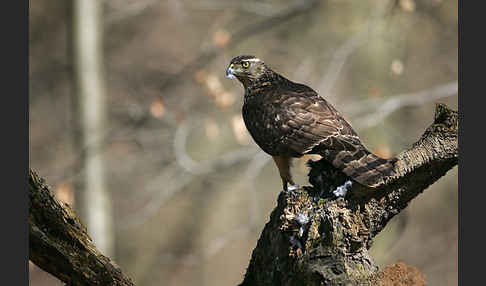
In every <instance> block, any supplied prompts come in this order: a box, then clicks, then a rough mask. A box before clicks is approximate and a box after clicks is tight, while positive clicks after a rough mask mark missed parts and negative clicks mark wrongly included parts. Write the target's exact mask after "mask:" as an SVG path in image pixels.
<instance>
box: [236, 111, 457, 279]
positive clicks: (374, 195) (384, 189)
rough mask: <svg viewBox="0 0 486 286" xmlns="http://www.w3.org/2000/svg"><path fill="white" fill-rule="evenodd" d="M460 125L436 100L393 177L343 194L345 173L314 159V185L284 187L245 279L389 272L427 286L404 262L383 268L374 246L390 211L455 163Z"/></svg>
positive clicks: (311, 174) (396, 210)
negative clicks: (428, 121)
mask: <svg viewBox="0 0 486 286" xmlns="http://www.w3.org/2000/svg"><path fill="white" fill-rule="evenodd" d="M457 129H458V118H457V112H456V111H452V110H450V109H448V108H447V107H446V106H445V105H441V104H439V105H437V107H436V114H435V120H434V122H433V124H432V125H431V126H430V127H429V128H427V130H426V131H425V133H424V134H423V135H422V137H421V138H420V139H419V141H418V142H416V143H415V144H413V146H412V147H411V148H410V149H409V150H406V151H404V152H402V153H400V154H399V155H398V156H397V158H398V162H397V163H396V166H395V171H396V173H397V175H396V177H394V178H390V179H389V180H387V181H386V182H385V183H384V184H382V185H381V186H379V187H378V188H377V189H367V188H364V187H362V186H360V185H358V184H354V185H352V187H350V189H349V190H348V191H347V194H346V196H345V197H344V198H343V197H336V195H335V194H334V193H333V192H336V191H342V190H345V187H343V186H344V185H345V184H346V182H347V180H348V178H347V177H346V176H345V175H343V174H342V173H341V172H339V171H337V170H336V169H334V168H333V167H332V166H331V165H330V164H328V163H326V161H324V160H320V161H318V162H309V165H310V166H311V170H310V172H309V182H310V183H311V184H312V185H313V187H304V188H302V189H299V190H296V191H295V192H293V193H286V192H282V193H280V195H279V197H278V205H277V207H276V208H275V209H274V210H273V212H272V214H271V215H270V221H269V222H268V223H267V224H266V225H265V228H264V230H263V232H262V234H261V236H260V239H259V240H258V243H257V246H256V248H255V249H254V250H253V254H252V257H251V260H250V265H249V267H248V269H247V272H246V274H245V278H244V280H243V282H242V283H241V284H240V285H262V286H264V285H380V284H383V285H384V284H386V283H385V282H384V281H387V280H386V279H390V277H389V275H390V273H395V274H396V277H394V279H395V278H396V279H395V280H394V281H395V282H396V281H400V283H401V284H393V285H425V284H424V283H425V282H424V280H423V277H422V276H421V275H420V274H419V273H418V271H417V270H416V269H413V268H410V267H408V266H404V265H403V264H397V265H394V266H391V267H389V268H387V269H385V271H384V272H378V267H377V266H376V264H375V263H374V261H373V259H372V257H371V256H370V253H369V249H370V247H371V244H372V242H373V238H374V237H375V236H376V235H377V234H378V233H379V232H380V231H381V230H383V228H384V227H385V226H386V224H387V223H388V221H390V219H391V218H392V217H394V216H395V215H397V214H398V213H399V212H400V211H401V210H403V209H404V208H405V207H406V206H407V205H408V203H409V202H410V201H411V200H412V199H413V198H415V197H416V196H417V195H418V194H420V193H421V192H423V191H424V190H425V189H426V188H427V187H428V186H429V185H431V184H432V183H434V182H435V181H437V180H438V179H439V178H440V177H442V176H443V175H445V173H446V172H447V171H448V170H450V169H451V168H453V167H454V166H456V165H457V163H458V147H457V146H458V144H457ZM348 185H349V183H347V184H346V186H348ZM340 186H341V187H340ZM336 193H337V192H336ZM387 271H388V272H387ZM414 272H415V274H414V275H415V276H414V275H412V276H410V275H409V274H410V273H412V274H413V273H414Z"/></svg>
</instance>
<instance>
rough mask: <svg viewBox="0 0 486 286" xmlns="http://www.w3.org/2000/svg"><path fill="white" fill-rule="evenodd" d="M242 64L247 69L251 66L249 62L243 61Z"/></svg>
mask: <svg viewBox="0 0 486 286" xmlns="http://www.w3.org/2000/svg"><path fill="white" fill-rule="evenodd" d="M241 65H242V66H243V67H244V68H245V69H246V68H248V67H249V66H250V63H249V62H243V63H242V64H241Z"/></svg>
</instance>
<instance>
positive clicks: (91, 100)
mask: <svg viewBox="0 0 486 286" xmlns="http://www.w3.org/2000/svg"><path fill="white" fill-rule="evenodd" d="M102 4H103V1H99V0H75V1H74V2H73V37H74V38H73V41H74V45H73V50H74V73H75V82H76V99H77V100H76V101H75V108H76V109H77V110H76V112H75V113H76V114H77V119H78V120H77V121H78V126H79V130H78V131H79V132H77V138H76V141H77V142H78V144H79V145H78V147H79V150H81V152H82V156H81V157H82V159H81V160H82V162H81V164H82V172H81V174H82V175H81V178H82V179H81V180H80V182H79V184H78V189H77V191H76V207H77V209H78V210H79V214H80V216H81V218H82V219H83V220H84V221H85V223H86V225H87V227H88V229H89V231H90V235H91V237H92V238H93V240H94V241H95V242H96V244H97V245H98V247H99V249H100V250H101V251H103V252H104V253H105V254H106V255H109V256H111V257H113V255H114V243H113V242H114V237H113V235H114V233H113V216H112V206H111V199H110V194H109V192H108V190H107V188H106V183H105V167H104V157H103V152H101V149H102V140H101V139H102V137H103V133H104V132H105V125H106V118H105V116H106V111H105V86H104V77H103V44H102V40H103V26H102V18H101V16H102Z"/></svg>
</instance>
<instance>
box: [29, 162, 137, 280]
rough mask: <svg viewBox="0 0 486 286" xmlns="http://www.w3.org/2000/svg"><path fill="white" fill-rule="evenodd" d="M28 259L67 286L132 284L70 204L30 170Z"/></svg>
mask: <svg viewBox="0 0 486 286" xmlns="http://www.w3.org/2000/svg"><path fill="white" fill-rule="evenodd" d="M29 199H30V201H29V259H30V260H31V261H32V262H33V263H35V264H36V265H37V266H39V267H40V268H42V269H43V270H45V271H47V272H49V273H51V274H52V275H54V276H56V277H57V278H59V279H60V280H62V281H64V282H65V283H66V284H67V285H123V286H125V285H133V283H132V281H131V280H130V278H128V277H127V276H125V275H124V274H123V273H122V272H121V270H120V268H119V267H118V266H117V265H116V264H115V263H114V262H113V261H111V260H110V258H108V257H106V256H104V255H103V254H101V253H100V251H98V249H97V248H96V246H95V245H94V244H93V241H92V240H91V238H90V237H89V235H88V233H87V231H86V227H85V226H84V225H83V224H82V222H81V221H80V220H79V219H78V218H77V216H76V215H75V214H74V212H73V211H72V209H71V208H70V207H69V205H67V204H65V203H61V202H59V201H58V200H56V199H55V198H54V196H53V195H52V193H51V192H50V188H49V186H47V185H46V184H44V181H43V180H42V179H41V178H40V177H39V176H38V175H37V174H36V173H35V172H34V171H33V170H30V172H29Z"/></svg>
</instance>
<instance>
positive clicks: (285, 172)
mask: <svg viewBox="0 0 486 286" xmlns="http://www.w3.org/2000/svg"><path fill="white" fill-rule="evenodd" d="M273 160H274V161H275V164H276V165H277V168H278V172H279V173H280V178H281V179H282V184H283V190H284V191H285V192H288V191H290V192H292V191H294V190H296V189H298V187H299V186H297V185H296V184H295V183H294V180H292V174H291V173H290V164H291V158H290V157H288V156H273ZM288 185H290V186H288Z"/></svg>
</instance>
